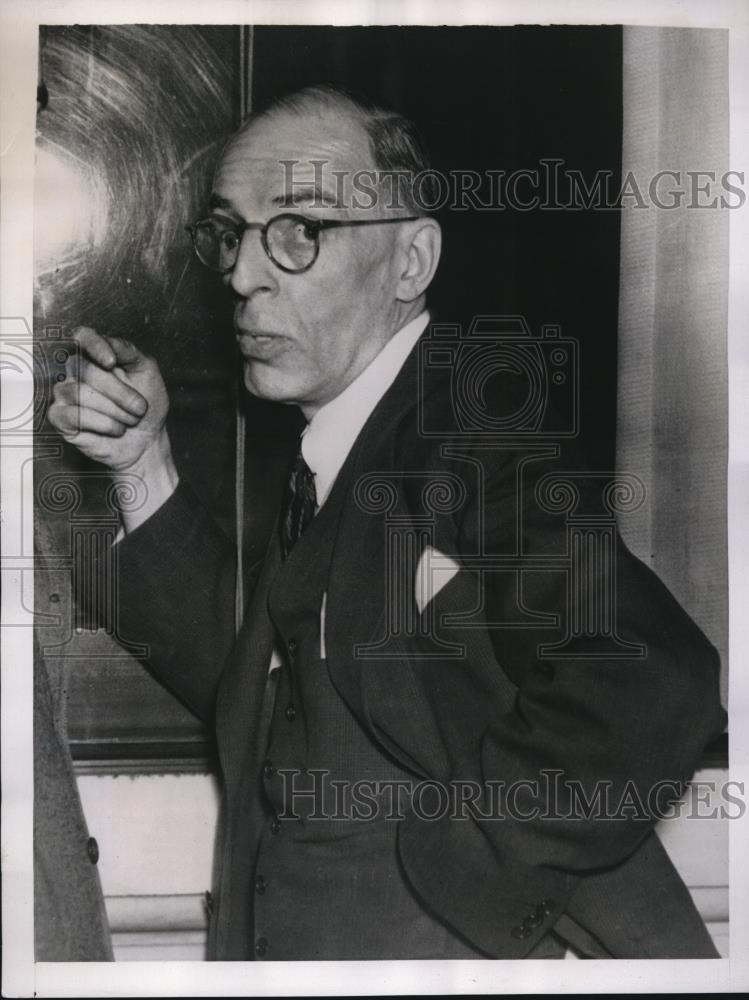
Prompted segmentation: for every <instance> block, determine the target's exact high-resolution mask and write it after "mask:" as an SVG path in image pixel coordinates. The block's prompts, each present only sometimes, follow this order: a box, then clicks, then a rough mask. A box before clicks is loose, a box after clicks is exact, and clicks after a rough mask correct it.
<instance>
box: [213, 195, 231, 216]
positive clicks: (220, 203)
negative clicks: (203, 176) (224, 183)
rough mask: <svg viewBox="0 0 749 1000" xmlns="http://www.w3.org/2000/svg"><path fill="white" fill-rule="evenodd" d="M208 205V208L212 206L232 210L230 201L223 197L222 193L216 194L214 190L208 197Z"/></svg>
mask: <svg viewBox="0 0 749 1000" xmlns="http://www.w3.org/2000/svg"><path fill="white" fill-rule="evenodd" d="M208 207H209V208H210V209H214V208H224V209H226V210H227V211H229V212H231V211H233V207H232V203H231V202H230V201H229V199H228V198H224V197H223V195H220V194H216V192H215V191H212V192H211V197H210V198H209V199H208Z"/></svg>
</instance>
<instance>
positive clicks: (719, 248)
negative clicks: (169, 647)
mask: <svg viewBox="0 0 749 1000" xmlns="http://www.w3.org/2000/svg"><path fill="white" fill-rule="evenodd" d="M623 99H624V115H623V155H622V176H623V178H624V179H625V180H626V178H627V177H628V176H630V177H633V178H635V181H636V186H637V191H638V192H639V193H640V194H641V195H642V196H643V199H642V200H644V201H645V202H646V203H647V205H648V207H642V206H641V205H640V204H639V199H638V198H637V196H636V195H634V196H633V197H626V198H625V199H624V204H623V209H622V230H621V282H620V299H619V357H618V365H619V396H618V418H617V466H618V469H619V470H620V471H622V472H625V471H626V472H634V473H635V474H637V475H638V476H639V477H640V478H641V479H642V480H643V482H644V484H645V487H646V490H647V493H646V501H645V503H644V504H643V506H642V507H641V508H640V509H639V510H637V511H635V512H632V513H628V514H624V515H621V519H620V528H621V531H622V534H623V536H624V538H625V541H626V542H627V543H628V545H629V546H630V548H632V550H633V551H634V552H635V553H636V554H637V555H638V556H639V557H640V558H641V559H643V560H644V561H645V562H646V563H648V564H649V565H651V566H652V567H653V569H654V570H655V571H656V572H657V573H658V575H659V576H660V577H661V579H662V580H663V581H664V582H665V583H666V585H667V586H668V587H669V589H670V590H671V591H672V592H673V593H674V595H675V596H676V598H677V599H678V600H679V601H680V603H681V604H682V605H683V606H684V607H685V608H686V610H687V611H688V612H689V614H690V615H691V616H692V617H693V618H694V619H695V621H696V622H697V623H698V624H699V625H700V627H701V628H702V629H703V630H704V631H705V633H706V634H707V636H708V637H709V638H710V640H711V641H712V642H713V643H714V644H715V645H716V646H717V647H718V649H719V651H720V653H721V657H722V661H723V696H724V698H725V696H726V684H727V680H726V678H727V672H726V671H727V654H728V634H727V632H728V592H727V588H728V578H727V543H726V467H727V445H728V377H727V375H728V373H727V349H726V339H727V307H728V224H729V216H730V214H731V213H730V210H729V209H727V208H725V207H723V208H721V207H720V201H721V199H725V200H727V201H728V203H729V204H736V202H737V200H738V199H737V196H736V195H731V193H730V192H729V191H728V190H727V189H726V188H724V187H723V186H721V179H722V177H723V176H724V175H725V173H726V171H728V169H729V166H728V153H729V144H728V136H729V133H728V121H729V120H728V32H727V31H722V30H712V29H711V30H706V29H694V30H693V29H688V28H649V27H625V28H624V37H623ZM666 170H668V171H674V174H673V175H669V176H666V175H663V176H662V177H661V179H660V181H658V183H657V188H655V189H654V190H655V195H656V197H657V198H658V200H660V201H661V202H662V203H664V204H669V203H670V202H671V201H672V200H674V197H675V196H674V194H671V193H669V192H676V191H677V189H681V190H683V191H684V192H685V195H684V196H683V197H682V198H681V199H680V201H681V204H679V205H678V206H677V207H675V208H658V207H657V206H655V205H653V204H652V201H651V199H650V195H651V194H652V190H649V188H651V184H652V181H653V179H654V178H656V176H657V174H658V172H659V171H666ZM696 171H710V172H713V174H714V175H715V180H712V179H711V178H710V177H708V176H706V175H705V174H703V175H702V176H701V177H699V178H698V179H697V182H696V183H697V186H698V187H702V188H703V191H702V192H700V191H695V189H694V187H693V185H694V184H695V181H694V177H693V175H694V172H696ZM729 182H730V178H729ZM732 183H734V184H735V183H736V181H735V179H734V180H733V182H732ZM625 190H626V188H625ZM631 190H634V188H631ZM716 199H717V200H718V205H714V206H713V207H697V203H698V204H699V205H700V206H706V205H709V203H710V202H713V201H715V200H716Z"/></svg>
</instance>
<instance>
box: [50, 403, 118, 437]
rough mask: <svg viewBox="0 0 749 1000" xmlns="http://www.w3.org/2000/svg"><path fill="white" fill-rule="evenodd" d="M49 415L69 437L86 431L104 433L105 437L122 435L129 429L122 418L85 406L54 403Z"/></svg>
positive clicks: (55, 425)
mask: <svg viewBox="0 0 749 1000" xmlns="http://www.w3.org/2000/svg"><path fill="white" fill-rule="evenodd" d="M48 415H49V419H50V421H51V423H52V425H53V426H54V427H56V428H57V429H58V430H59V431H60V433H61V434H63V435H64V436H65V437H67V438H69V439H70V438H71V437H74V436H76V435H78V434H80V433H81V432H86V431H88V432H90V433H92V434H103V435H104V436H105V437H122V435H123V434H124V433H125V431H126V430H127V426H126V424H124V423H123V422H122V421H121V420H116V419H115V418H114V417H110V416H108V415H107V414H106V413H100V412H99V411H98V410H91V409H89V408H88V407H85V406H76V405H74V404H66V403H61V402H59V403H53V404H52V406H50V408H49V414H48Z"/></svg>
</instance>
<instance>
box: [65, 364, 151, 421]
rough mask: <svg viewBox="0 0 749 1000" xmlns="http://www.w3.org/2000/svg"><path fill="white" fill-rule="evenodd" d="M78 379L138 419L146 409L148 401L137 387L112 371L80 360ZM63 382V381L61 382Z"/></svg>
mask: <svg viewBox="0 0 749 1000" xmlns="http://www.w3.org/2000/svg"><path fill="white" fill-rule="evenodd" d="M79 377H80V380H81V382H82V383H85V384H86V385H88V386H90V388H92V389H95V390H96V391H97V392H98V393H100V394H101V395H102V396H105V397H106V398H107V399H110V400H111V401H112V402H113V403H116V404H117V405H118V406H120V407H121V408H122V409H123V410H125V411H126V412H127V413H131V414H132V415H133V416H134V417H137V418H138V419H140V418H141V417H142V416H143V414H144V413H145V412H146V410H147V409H148V401H147V400H146V398H145V396H142V395H141V394H140V393H139V392H138V390H137V389H134V388H133V387H132V386H131V385H128V384H127V383H126V382H123V381H122V379H121V378H118V376H117V374H116V373H115V372H114V371H104V369H103V368H100V367H99V366H98V365H92V364H89V363H87V362H85V361H83V362H81V370H80V375H79ZM63 384H64V383H63Z"/></svg>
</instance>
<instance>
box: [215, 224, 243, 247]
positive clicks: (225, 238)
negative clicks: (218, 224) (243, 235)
mask: <svg viewBox="0 0 749 1000" xmlns="http://www.w3.org/2000/svg"><path fill="white" fill-rule="evenodd" d="M218 238H219V240H220V241H221V245H222V246H223V247H224V248H225V249H226V250H236V248H237V246H238V245H239V236H237V234H236V233H235V232H234V230H233V229H224V230H219V231H218Z"/></svg>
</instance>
